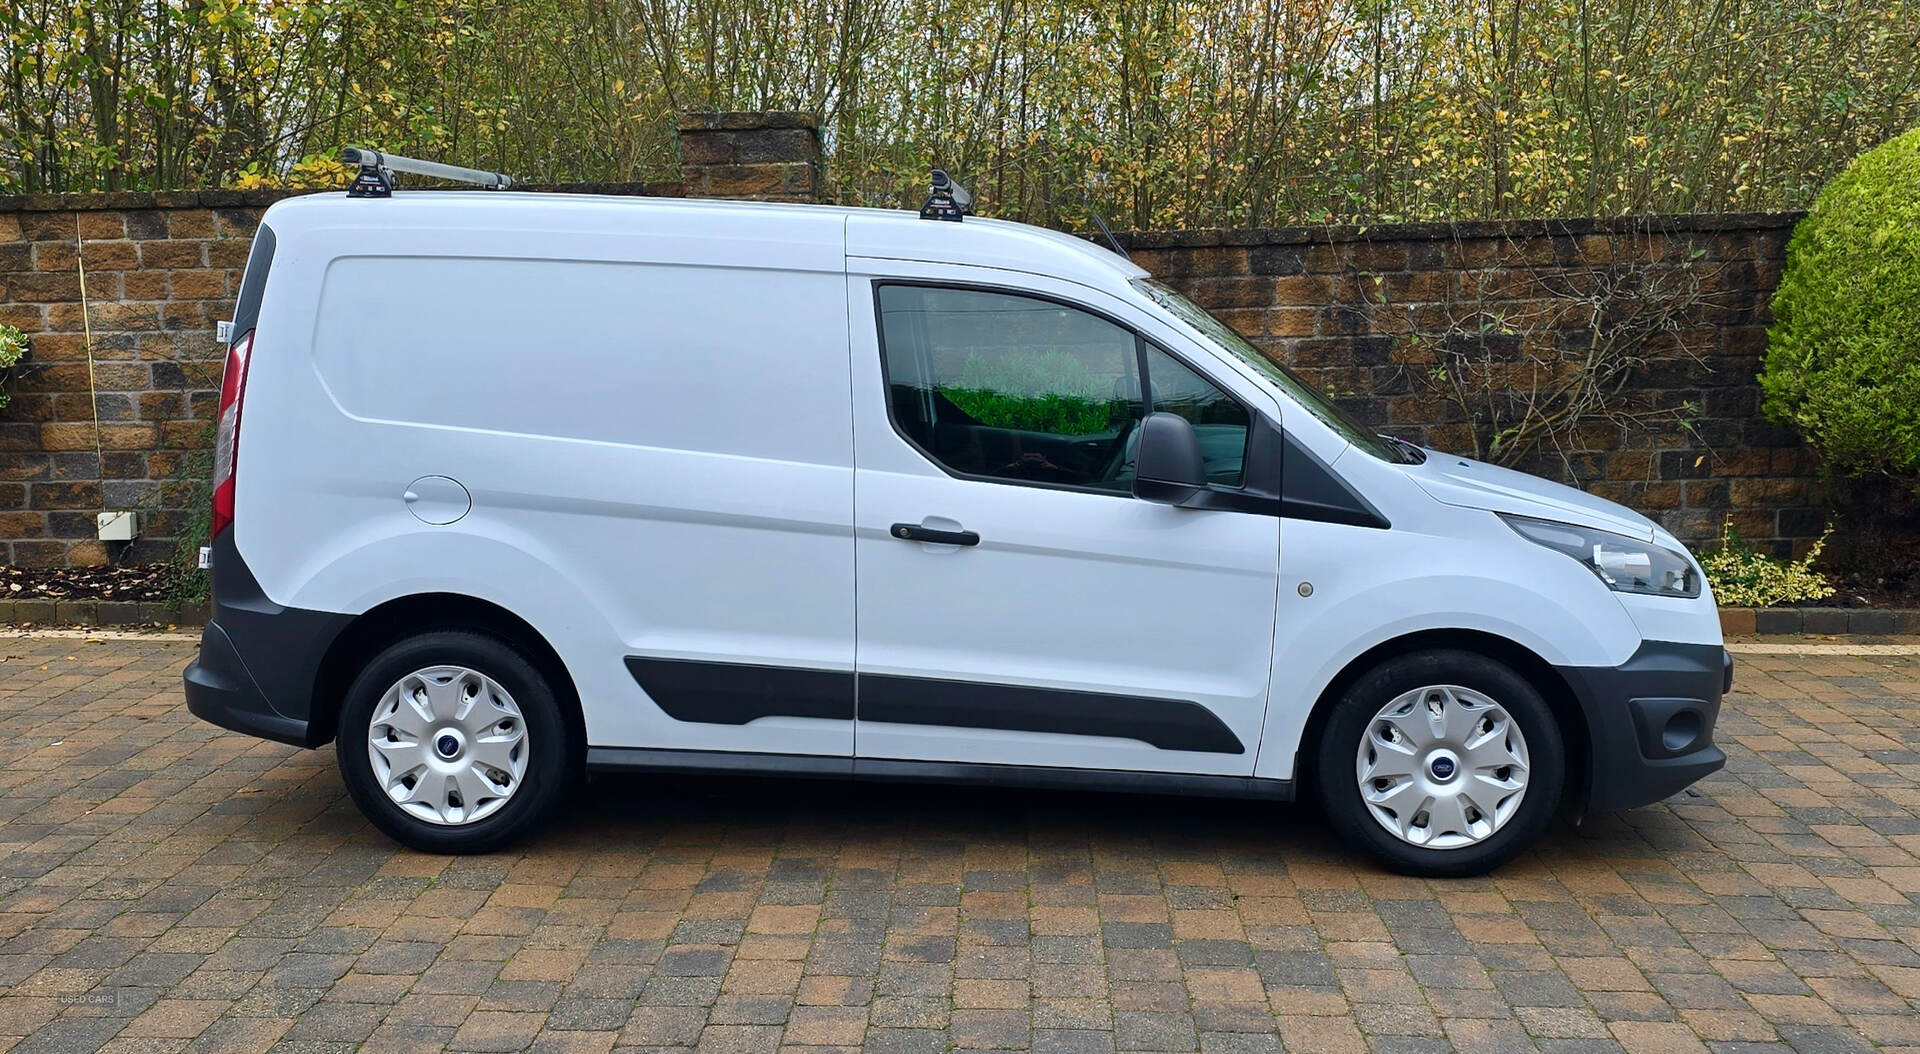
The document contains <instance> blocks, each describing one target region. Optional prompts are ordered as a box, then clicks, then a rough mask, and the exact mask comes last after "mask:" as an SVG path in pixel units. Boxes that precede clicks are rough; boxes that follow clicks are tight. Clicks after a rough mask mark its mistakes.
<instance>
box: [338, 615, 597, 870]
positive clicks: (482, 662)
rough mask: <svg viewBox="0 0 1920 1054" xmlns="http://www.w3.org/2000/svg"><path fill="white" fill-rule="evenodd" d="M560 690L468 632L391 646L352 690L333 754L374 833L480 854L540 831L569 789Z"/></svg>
mask: <svg viewBox="0 0 1920 1054" xmlns="http://www.w3.org/2000/svg"><path fill="white" fill-rule="evenodd" d="M572 739H573V734H572V730H571V728H570V727H569V725H568V723H567V722H566V720H565V719H564V717H563V716H562V714H561V712H560V706H559V703H558V701H557V699H556V697H555V695H554V692H553V689H552V687H551V686H549V685H548V684H547V681H546V679H545V678H544V677H542V676H541V675H540V672H539V670H538V669H536V668H535V667H534V665H533V664H532V663H531V662H528V661H527V659H526V658H525V657H524V656H522V655H521V654H520V653H519V652H518V651H517V650H515V649H514V648H513V647H512V646H510V645H508V644H507V643H505V642H504V641H501V640H498V639H496V638H494V637H491V636H487V635H484V634H479V633H473V632H469V631H465V630H442V631H436V632H430V633H423V634H421V635H419V636H416V637H411V638H408V639H406V640H403V641H400V642H399V643H397V644H394V645H392V646H391V647H389V648H387V649H386V650H385V651H383V652H381V653H380V654H379V655H377V656H375V657H374V659H373V661H372V662H369V663H368V664H367V666H366V668H365V669H363V670H362V671H361V672H360V676H359V677H357V678H355V680H354V682H353V685H352V686H351V687H350V688H348V689H347V695H346V699H345V700H344V702H343V705H342V707H341V711H340V733H339V737H338V739H337V741H336V745H335V746H336V752H337V754H338V757H339V759H340V772H341V775H342V777H343V778H344V779H345V781H346V784H347V790H348V792H349V793H351V794H352V795H353V800H354V802H355V803H356V804H358V805H359V806H360V811H361V812H362V813H364V814H365V815H366V817H367V819H369V820H371V821H373V824H374V826H376V827H378V828H380V829H381V830H382V831H384V832H386V833H387V835H388V836H389V837H391V838H393V839H394V840H395V841H397V842H400V843H401V844H403V845H406V846H409V847H411V848H414V849H419V850H423V851H425V852H430V853H483V852H489V851H491V850H494V849H498V848H500V847H501V846H504V845H506V844H508V843H510V842H513V841H515V840H517V839H519V838H521V837H523V836H525V835H526V834H528V833H529V832H530V831H531V830H532V829H533V828H535V827H536V826H537V825H538V824H539V823H540V821H541V820H543V819H544V818H545V817H546V816H547V815H548V814H550V813H551V812H552V810H553V807H554V806H555V805H556V804H558V802H559V800H560V798H561V797H562V796H563V795H564V794H565V792H566V791H567V790H568V788H569V787H570V786H571V784H572V783H573V777H574V769H575V767H576V766H575V760H574V759H575V757H576V755H577V751H576V750H575V749H574V744H573V742H572Z"/></svg>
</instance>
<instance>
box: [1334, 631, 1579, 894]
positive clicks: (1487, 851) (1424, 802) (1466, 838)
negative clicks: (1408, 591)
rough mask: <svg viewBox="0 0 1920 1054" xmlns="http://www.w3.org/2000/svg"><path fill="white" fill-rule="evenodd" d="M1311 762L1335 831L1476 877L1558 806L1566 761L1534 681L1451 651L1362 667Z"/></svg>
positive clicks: (1409, 862)
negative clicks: (1516, 787) (1390, 826)
mask: <svg viewBox="0 0 1920 1054" xmlns="http://www.w3.org/2000/svg"><path fill="white" fill-rule="evenodd" d="M1416 693H1418V694H1416ZM1486 704H1491V705H1486ZM1390 708H1391V709H1390ZM1516 733H1517V738H1516ZM1423 737H1425V738H1424V739H1423ZM1396 744H1397V745H1396ZM1363 745H1364V746H1365V748H1366V750H1367V751H1368V753H1367V754H1365V755H1363V754H1362V753H1361V751H1362V748H1363ZM1469 746H1470V747H1471V749H1468V747H1469ZM1315 757H1316V764H1315V766H1314V780H1315V783H1316V785H1317V789H1318V792H1319V796H1320V800H1321V803H1322V805H1323V806H1324V807H1325V809H1326V814H1327V817H1328V819H1329V820H1330V821H1331V822H1332V824H1333V827H1334V829H1335V830H1337V831H1339V832H1340V834H1341V835H1342V836H1343V837H1344V838H1345V839H1346V840H1347V841H1348V842H1350V843H1351V844H1352V845H1353V846H1354V847H1355V848H1358V849H1360V850H1361V851H1363V852H1365V853H1367V854H1368V855H1370V856H1372V857H1374V858H1375V859H1376V860H1378V861H1380V863H1382V864H1384V865H1385V866H1386V867H1388V868H1389V869H1391V870H1394V871H1397V872H1400V873H1402V874H1407V875H1416V876H1420V877H1424V878H1460V877H1465V876H1469V875H1482V874H1485V873H1487V872H1488V871H1491V870H1493V869H1494V868H1496V867H1499V866H1500V865H1501V864H1504V863H1506V862H1507V861H1509V860H1512V859H1513V858H1514V857H1516V856H1518V855H1520V854H1521V853H1522V852H1524V851H1525V850H1526V849H1527V847H1528V846H1530V845H1532V844H1533V842H1534V840H1535V839H1536V838H1538V837H1539V836H1540V834H1541V832H1543V831H1545V830H1546V827H1547V824H1548V823H1550V822H1551V821H1552V820H1553V817H1554V815H1555V814H1556V813H1557V812H1558V811H1559V807H1560V800H1561V793H1562V791H1563V789H1564V787H1565V780H1566V768H1567V766H1566V747H1565V743H1564V740H1563V738H1562V736H1561V734H1560V726H1559V723H1558V721H1556V720H1555V718H1554V716H1553V711H1552V709H1551V708H1549V707H1548V706H1547V703H1546V701H1545V700H1544V699H1542V698H1541V697H1540V693H1539V692H1538V691H1537V690H1536V689H1535V688H1534V687H1533V685H1532V684H1531V683H1529V682H1528V681H1527V679H1526V678H1524V677H1522V676H1520V675H1519V674H1517V673H1515V672H1514V671H1513V670H1511V669H1509V668H1508V667H1506V666H1504V665H1502V664H1500V663H1498V662H1495V661H1494V660H1492V659H1489V658H1487V657H1485V656H1483V655H1479V654H1476V653H1473V652H1467V651H1457V650H1452V649H1438V650H1432V651H1422V652H1414V653H1410V654H1407V655H1401V656H1398V657H1396V658H1392V659H1389V660H1387V661H1386V662H1383V663H1381V664H1380V665H1379V666H1377V667H1375V668H1373V669H1372V670H1369V671H1368V672H1366V673H1364V674H1362V675H1361V676H1360V677H1359V679H1358V680H1356V681H1354V682H1353V683H1352V684H1351V685H1349V686H1348V687H1347V690H1346V691H1345V692H1344V693H1343V694H1342V695H1341V697H1340V699H1339V700H1338V701H1337V702H1336V703H1335V706H1334V710H1333V712H1332V713H1331V714H1330V715H1329V716H1328V720H1327V723H1326V726H1325V729H1324V732H1323V734H1322V735H1321V737H1320V742H1319V744H1318V745H1317V748H1316V753H1315ZM1403 770H1404V775H1403V774H1402V772H1403ZM1368 774H1373V777H1374V778H1370V779H1366V778H1365V777H1366V776H1367V775H1368ZM1363 779H1364V788H1363ZM1516 781H1517V782H1518V783H1519V785H1520V791H1519V792H1518V793H1517V794H1515V793H1514V791H1513V790H1512V789H1511V786H1510V785H1511V784H1513V783H1515V782H1516ZM1369 796H1371V797H1372V798H1373V799H1374V804H1370V803H1369V801H1368V797H1369ZM1423 820H1424V823H1422V821H1423ZM1388 824H1393V825H1395V826H1396V828H1404V829H1405V833H1404V834H1403V833H1400V832H1399V830H1395V831H1389V829H1388Z"/></svg>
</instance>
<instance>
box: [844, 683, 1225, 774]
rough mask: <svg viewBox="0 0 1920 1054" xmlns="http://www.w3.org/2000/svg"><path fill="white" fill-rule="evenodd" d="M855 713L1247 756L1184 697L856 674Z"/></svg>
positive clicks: (866, 716)
mask: <svg viewBox="0 0 1920 1054" xmlns="http://www.w3.org/2000/svg"><path fill="white" fill-rule="evenodd" d="M859 711H860V720H862V721H885V722H889V723H891V724H900V725H938V726H941V727H945V728H990V729H998V730H1002V731H1008V732H1052V733H1057V734H1060V735H1069V736H1108V737H1111V738H1117V739H1134V740H1138V741H1140V742H1142V743H1146V744H1149V745H1151V746H1156V747H1159V748H1160V749H1161V750H1191V751H1198V752H1201V753H1206V754H1244V753H1246V747H1245V746H1244V745H1243V744H1242V743H1241V742H1240V739H1239V737H1238V736H1235V735H1234V734H1233V730H1232V729H1230V728H1228V727H1227V726H1226V724H1225V723H1224V722H1222V721H1221V720H1220V718H1219V717H1218V716H1216V715H1215V714H1214V712H1213V711H1211V710H1209V709H1207V708H1206V707H1204V706H1201V705H1200V704H1199V703H1196V702H1193V701H1192V700H1190V699H1159V698H1153V697H1150V696H1137V695H1108V694H1106V693H1104V692H1074V691H1065V690H1062V689H1058V688H1034V687H1030V686H1027V685H1013V684H980V683H975V682H972V681H945V680H934V679H932V678H925V677H886V676H875V675H872V674H862V675H861V677H860V707H859Z"/></svg>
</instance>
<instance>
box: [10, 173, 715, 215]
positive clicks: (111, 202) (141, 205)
mask: <svg viewBox="0 0 1920 1054" xmlns="http://www.w3.org/2000/svg"><path fill="white" fill-rule="evenodd" d="M406 189H408V188H407V185H406V184H405V183H402V184H401V190H402V191H403V192H404V191H405V190H406ZM434 189H435V190H461V191H473V192H475V193H481V192H482V191H481V189H480V188H479V187H465V186H458V185H448V186H442V187H435V188H434ZM513 189H514V190H516V191H521V190H525V191H539V192H543V193H549V194H610V195H619V196H630V197H655V198H677V197H680V196H682V194H681V190H682V187H681V182H680V181H679V180H659V181H655V182H623V183H516V184H515V185H514V188H513ZM333 193H338V191H335V190H282V189H273V190H121V191H101V192H95V193H85V194H0V213H7V212H121V211H125V210H128V209H238V208H264V207H266V206H268V205H271V204H273V203H274V202H276V201H280V200H282V199H285V198H293V197H299V196H301V195H303V194H333Z"/></svg>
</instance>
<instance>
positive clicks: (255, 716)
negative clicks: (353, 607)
mask: <svg viewBox="0 0 1920 1054" xmlns="http://www.w3.org/2000/svg"><path fill="white" fill-rule="evenodd" d="M212 574H213V619H212V621H210V622H208V623H207V628H206V629H204V630H202V631H201V633H200V654H199V656H198V657H197V658H195V659H194V660H193V661H192V662H190V663H188V664H187V672H186V674H185V677H184V680H185V682H186V694H187V709H188V710H190V711H192V713H193V715H194V716H195V717H198V718H200V719H201V720H203V721H207V722H209V723H212V724H216V725H219V726H220V727H221V728H226V729H231V730H233V731H235V732H244V733H246V734H247V735H250V736H259V737H260V738H262V739H272V740H277V741H279V742H281V743H291V744H293V745H295V746H301V747H317V746H319V745H321V744H322V743H325V742H327V741H328V740H330V739H332V738H333V725H332V720H331V718H332V715H331V714H329V713H319V712H316V709H315V700H314V689H315V686H316V685H317V684H318V683H319V679H320V674H321V669H322V666H323V665H324V663H325V661H326V655H327V650H328V649H329V648H331V647H332V645H333V642H334V641H335V640H336V639H338V638H339V636H340V632H341V630H343V629H345V628H346V625H347V623H348V622H349V621H350V619H349V616H346V615H337V614H334V613H332V612H326V611H309V610H306V609H304V608H290V607H283V606H281V605H279V604H276V603H274V602H273V601H272V600H270V599H268V598H267V595H266V593H265V592H263V591H262V590H261V589H260V583H259V582H258V581H256V580H255V579H254V577H253V572H252V570H251V569H249V568H248V567H247V564H246V561H244V560H242V559H241V558H240V550H239V549H238V548H237V547H236V546H235V545H234V542H233V532H232V531H227V532H226V533H224V534H222V535H221V536H220V537H219V538H218V539H215V541H214V543H213V570H212Z"/></svg>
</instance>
